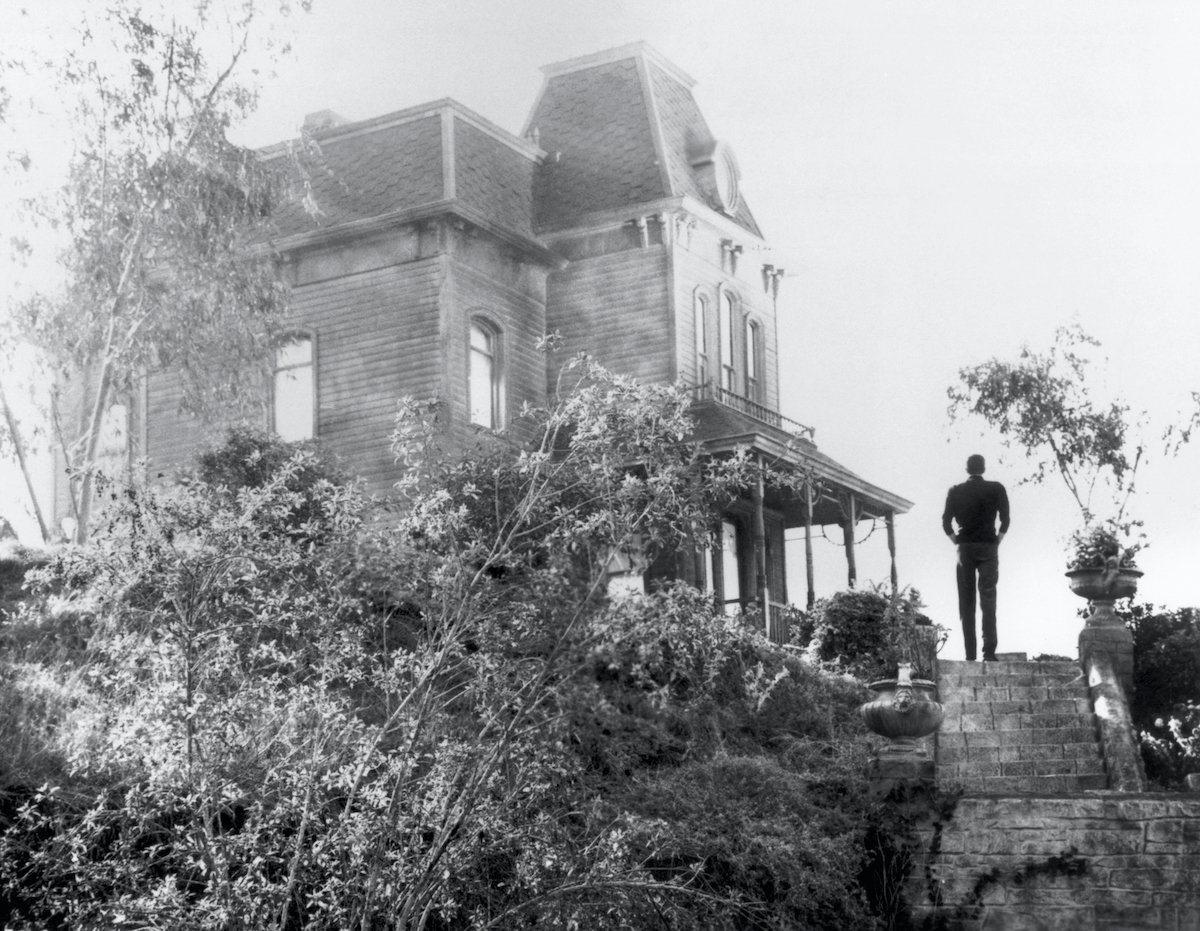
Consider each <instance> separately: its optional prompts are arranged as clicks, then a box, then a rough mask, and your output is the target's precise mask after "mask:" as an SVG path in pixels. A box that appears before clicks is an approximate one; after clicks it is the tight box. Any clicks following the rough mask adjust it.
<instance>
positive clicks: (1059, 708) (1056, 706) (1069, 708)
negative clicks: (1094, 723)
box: [1037, 698, 1090, 714]
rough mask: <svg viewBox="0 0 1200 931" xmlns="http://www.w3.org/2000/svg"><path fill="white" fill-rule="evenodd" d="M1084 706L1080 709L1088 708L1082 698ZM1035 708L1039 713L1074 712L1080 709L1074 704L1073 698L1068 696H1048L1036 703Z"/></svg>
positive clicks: (1085, 709)
mask: <svg viewBox="0 0 1200 931" xmlns="http://www.w3.org/2000/svg"><path fill="white" fill-rule="evenodd" d="M1082 701H1083V704H1084V708H1083V709H1082V710H1084V711H1087V710H1090V709H1089V708H1088V707H1087V701H1086V700H1082ZM1037 710H1038V711H1039V712H1040V713H1041V714H1075V713H1076V712H1078V711H1079V710H1080V709H1079V708H1078V707H1077V706H1076V704H1075V700H1074V699H1070V698H1049V699H1047V700H1046V701H1044V702H1041V703H1039V704H1038V708H1037Z"/></svg>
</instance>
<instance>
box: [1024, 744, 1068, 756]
mask: <svg viewBox="0 0 1200 931" xmlns="http://www.w3.org/2000/svg"><path fill="white" fill-rule="evenodd" d="M1062 758H1063V749H1062V746H1061V745H1060V744H1029V745H1027V746H1023V747H1021V759H1023V760H1061V759H1062Z"/></svg>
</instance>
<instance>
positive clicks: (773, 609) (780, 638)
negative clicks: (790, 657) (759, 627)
mask: <svg viewBox="0 0 1200 931" xmlns="http://www.w3.org/2000/svg"><path fill="white" fill-rule="evenodd" d="M720 604H721V606H722V607H723V608H724V609H725V611H726V612H727V613H732V612H735V611H736V612H738V613H741V614H745V613H747V612H748V611H750V610H752V609H757V608H758V602H757V601H756V600H755V599H753V598H746V599H738V598H734V599H731V600H729V601H722V602H720ZM787 608H788V606H787V605H785V604H780V603H779V602H778V601H769V602H767V629H766V630H765V631H764V633H766V635H767V638H768V639H769V640H771V642H773V643H787V639H788V633H789V630H788V616H787Z"/></svg>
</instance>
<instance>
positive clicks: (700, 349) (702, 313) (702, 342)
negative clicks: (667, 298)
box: [693, 294, 708, 385]
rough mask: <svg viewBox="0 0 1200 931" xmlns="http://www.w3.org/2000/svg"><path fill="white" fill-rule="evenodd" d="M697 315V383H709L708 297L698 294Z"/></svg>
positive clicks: (694, 309)
mask: <svg viewBox="0 0 1200 931" xmlns="http://www.w3.org/2000/svg"><path fill="white" fill-rule="evenodd" d="M693 312H694V313H695V315H696V321H695V327H696V384H697V385H706V384H708V299H707V298H705V296H704V295H703V294H697V295H696V302H695V305H694V306H693Z"/></svg>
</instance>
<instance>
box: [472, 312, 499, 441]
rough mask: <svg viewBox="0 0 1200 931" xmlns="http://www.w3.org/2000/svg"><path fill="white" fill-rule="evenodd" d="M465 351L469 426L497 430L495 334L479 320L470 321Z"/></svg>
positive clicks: (496, 356)
mask: <svg viewBox="0 0 1200 931" xmlns="http://www.w3.org/2000/svg"><path fill="white" fill-rule="evenodd" d="M469 351H470V358H469V360H468V372H467V393H468V397H469V400H470V404H471V423H473V424H478V425H479V426H481V427H487V428H488V429H490V430H499V429H500V426H501V420H502V408H501V397H500V358H499V352H500V335H499V333H497V332H496V330H495V329H493V328H492V327H491V326H490V325H488V324H487V323H484V322H483V321H482V320H472V321H471V345H470V350H469Z"/></svg>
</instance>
